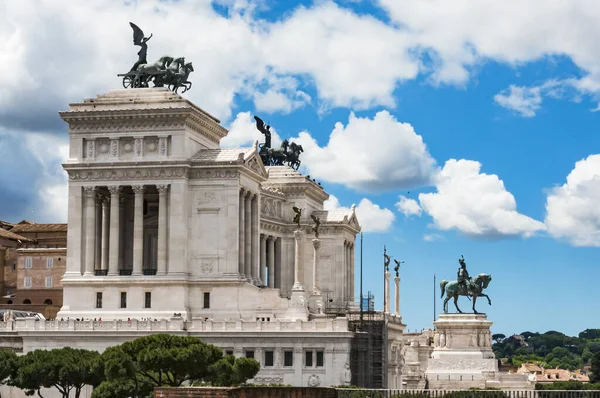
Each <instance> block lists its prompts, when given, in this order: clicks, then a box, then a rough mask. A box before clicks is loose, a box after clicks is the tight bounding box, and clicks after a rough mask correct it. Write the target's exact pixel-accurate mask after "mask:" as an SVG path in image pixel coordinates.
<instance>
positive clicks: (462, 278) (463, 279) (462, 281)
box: [457, 256, 475, 296]
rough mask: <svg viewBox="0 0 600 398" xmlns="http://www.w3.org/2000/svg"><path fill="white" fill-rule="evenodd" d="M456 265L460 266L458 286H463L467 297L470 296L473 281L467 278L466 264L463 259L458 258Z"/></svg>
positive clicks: (473, 288)
mask: <svg viewBox="0 0 600 398" xmlns="http://www.w3.org/2000/svg"><path fill="white" fill-rule="evenodd" d="M458 263H459V264H460V268H459V269H458V278H457V281H458V285H459V286H464V287H465V290H466V292H467V295H469V296H472V295H473V291H474V290H475V287H474V286H473V281H472V280H471V278H470V277H469V271H467V263H466V262H465V258H464V257H463V256H460V258H459V259H458Z"/></svg>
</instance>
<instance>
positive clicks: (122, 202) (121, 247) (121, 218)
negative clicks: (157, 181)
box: [119, 195, 126, 269]
mask: <svg viewBox="0 0 600 398" xmlns="http://www.w3.org/2000/svg"><path fill="white" fill-rule="evenodd" d="M125 202H126V198H125V195H121V197H120V198H119V264H120V266H119V268H120V269H125V268H126V265H125V235H126V231H125Z"/></svg>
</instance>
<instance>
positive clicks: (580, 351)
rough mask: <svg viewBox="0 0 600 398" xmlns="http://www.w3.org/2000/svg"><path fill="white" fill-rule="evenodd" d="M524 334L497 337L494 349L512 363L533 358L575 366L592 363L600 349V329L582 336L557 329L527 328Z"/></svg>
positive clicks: (551, 364) (542, 362)
mask: <svg viewBox="0 0 600 398" xmlns="http://www.w3.org/2000/svg"><path fill="white" fill-rule="evenodd" d="M520 337H522V338H520ZM520 337H516V336H510V337H508V338H504V339H495V344H494V346H493V349H494V352H495V354H496V356H497V357H498V358H507V359H508V363H511V364H513V365H515V366H520V365H521V364H522V363H523V362H533V363H537V364H539V365H542V366H544V367H546V368H556V367H559V368H562V369H569V370H575V369H580V368H582V367H583V365H584V364H587V363H589V362H590V361H591V359H592V356H593V355H594V354H595V353H597V352H600V329H586V330H584V331H583V332H581V333H579V335H578V337H571V336H566V335H565V334H563V333H560V332H557V331H554V330H552V331H549V332H546V333H542V334H540V333H532V332H523V333H521V335H520Z"/></svg>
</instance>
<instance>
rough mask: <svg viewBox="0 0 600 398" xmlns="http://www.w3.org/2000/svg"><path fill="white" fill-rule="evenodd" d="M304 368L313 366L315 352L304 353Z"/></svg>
mask: <svg viewBox="0 0 600 398" xmlns="http://www.w3.org/2000/svg"><path fill="white" fill-rule="evenodd" d="M304 354H305V355H304V358H305V359H304V366H306V367H310V366H313V352H312V351H306V352H305V353H304Z"/></svg>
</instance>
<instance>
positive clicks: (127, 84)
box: [123, 75, 135, 88]
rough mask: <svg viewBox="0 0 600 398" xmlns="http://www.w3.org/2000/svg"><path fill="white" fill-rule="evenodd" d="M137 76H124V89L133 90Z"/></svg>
mask: <svg viewBox="0 0 600 398" xmlns="http://www.w3.org/2000/svg"><path fill="white" fill-rule="evenodd" d="M134 78H135V76H131V75H125V76H123V88H131V87H133V79H134Z"/></svg>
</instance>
